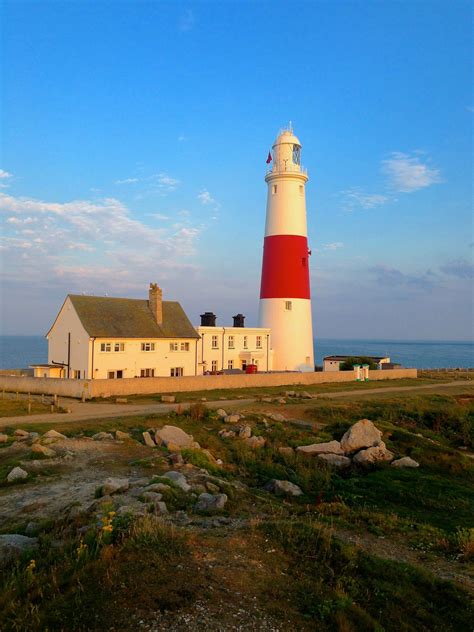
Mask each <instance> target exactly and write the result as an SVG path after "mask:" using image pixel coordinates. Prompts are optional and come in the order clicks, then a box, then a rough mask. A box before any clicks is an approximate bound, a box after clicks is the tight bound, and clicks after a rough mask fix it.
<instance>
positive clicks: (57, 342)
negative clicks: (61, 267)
mask: <svg viewBox="0 0 474 632" xmlns="http://www.w3.org/2000/svg"><path fill="white" fill-rule="evenodd" d="M68 334H71V339H70V344H69V342H68ZM47 339H48V364H53V362H63V363H64V364H67V363H68V353H69V367H70V370H69V377H71V378H73V377H81V378H89V377H90V375H89V372H88V366H89V334H88V333H87V331H86V330H85V329H84V327H83V326H82V323H81V321H80V320H79V317H78V315H77V312H76V310H75V309H74V307H73V305H72V303H71V300H70V299H69V297H68V298H67V299H66V300H65V302H64V304H63V306H62V307H61V310H60V311H59V314H58V316H57V318H56V320H55V322H54V324H53V326H52V327H51V329H50V330H49V332H48V334H47ZM79 372H80V376H79V375H78V373H79ZM64 377H68V376H67V368H66V370H65V372H64Z"/></svg>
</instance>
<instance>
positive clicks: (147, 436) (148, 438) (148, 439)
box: [142, 430, 156, 448]
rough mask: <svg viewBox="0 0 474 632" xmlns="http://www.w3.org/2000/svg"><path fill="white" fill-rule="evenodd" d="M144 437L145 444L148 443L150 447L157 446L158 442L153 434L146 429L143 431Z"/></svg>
mask: <svg viewBox="0 0 474 632" xmlns="http://www.w3.org/2000/svg"><path fill="white" fill-rule="evenodd" d="M142 437H143V441H144V442H145V445H147V446H148V447H149V448H156V443H155V442H154V441H153V439H152V436H151V434H150V433H149V432H148V431H147V430H145V432H142Z"/></svg>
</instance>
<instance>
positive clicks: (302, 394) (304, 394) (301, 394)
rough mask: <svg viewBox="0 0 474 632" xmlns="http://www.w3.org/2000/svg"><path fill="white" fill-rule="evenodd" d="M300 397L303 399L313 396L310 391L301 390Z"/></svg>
mask: <svg viewBox="0 0 474 632" xmlns="http://www.w3.org/2000/svg"><path fill="white" fill-rule="evenodd" d="M298 397H301V399H313V396H312V395H311V393H308V391H301V392H300V394H299V395H298Z"/></svg>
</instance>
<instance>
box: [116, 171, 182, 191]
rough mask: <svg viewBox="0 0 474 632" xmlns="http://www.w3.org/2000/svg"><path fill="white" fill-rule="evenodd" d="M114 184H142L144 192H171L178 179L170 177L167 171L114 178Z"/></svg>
mask: <svg viewBox="0 0 474 632" xmlns="http://www.w3.org/2000/svg"><path fill="white" fill-rule="evenodd" d="M115 184H118V185H123V184H144V185H145V194H150V193H160V194H163V193H171V192H172V191H175V190H176V188H177V186H178V185H179V184H180V181H179V180H178V179H177V178H172V177H171V176H169V175H168V174H167V173H163V172H160V173H154V174H152V175H150V176H143V177H133V178H124V179H123V180H116V181H115Z"/></svg>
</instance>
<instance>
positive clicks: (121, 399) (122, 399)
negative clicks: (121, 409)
mask: <svg viewBox="0 0 474 632" xmlns="http://www.w3.org/2000/svg"><path fill="white" fill-rule="evenodd" d="M115 403H116V404H127V403H128V399H127V398H126V397H116V398H115Z"/></svg>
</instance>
